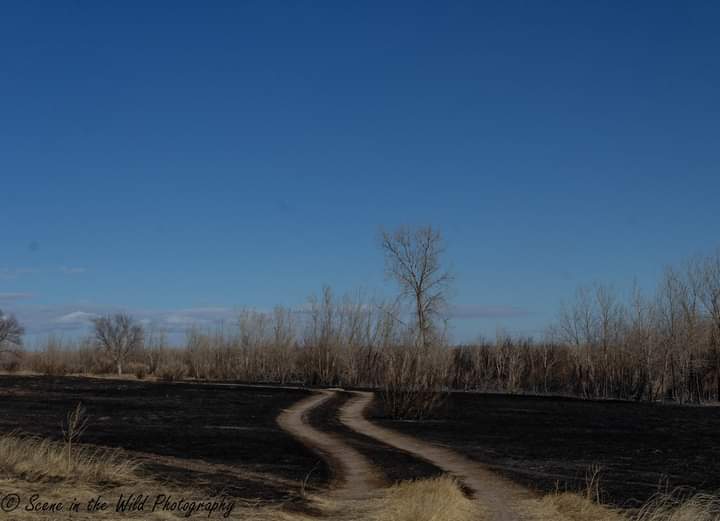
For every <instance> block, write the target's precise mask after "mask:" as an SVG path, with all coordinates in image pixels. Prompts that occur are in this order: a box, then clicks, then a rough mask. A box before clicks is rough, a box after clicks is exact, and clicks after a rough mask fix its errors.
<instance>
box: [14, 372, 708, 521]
mask: <svg viewBox="0 0 720 521" xmlns="http://www.w3.org/2000/svg"><path fill="white" fill-rule="evenodd" d="M0 396H1V397H2V409H3V415H2V417H1V418H0V432H2V433H4V434H7V433H12V432H16V431H20V432H24V433H28V434H33V435H37V436H40V437H42V438H45V439H49V440H56V441H60V440H61V439H62V430H61V428H60V424H61V423H62V421H63V418H64V416H65V414H66V413H67V411H69V410H70V409H72V408H73V407H74V406H75V405H76V404H77V403H78V402H82V403H83V405H84V406H85V407H86V409H87V413H88V418H89V422H88V428H87V430H86V431H85V432H84V433H83V435H82V440H81V442H82V445H81V447H82V448H83V450H85V451H86V452H82V451H81V452H79V453H78V454H79V457H85V456H83V454H87V455H88V458H90V459H91V460H92V458H93V457H94V456H92V454H93V452H92V451H93V450H95V448H100V450H105V449H106V448H107V449H116V448H119V449H122V450H123V453H122V454H121V455H120V456H118V455H117V454H115V455H114V456H113V457H114V458H119V459H116V460H113V461H117V462H122V461H123V457H127V458H128V459H129V460H132V464H131V465H130V466H128V467H127V468H128V469H129V470H127V472H129V474H127V476H125V477H123V478H120V479H118V480H116V481H117V483H116V484H115V485H112V486H114V487H115V491H116V492H117V491H118V490H121V491H125V492H127V491H128V490H130V489H131V487H133V486H137V482H143V483H145V485H144V487H150V488H152V487H157V486H162V487H165V488H169V489H172V490H179V491H185V493H188V492H187V491H192V492H191V493H192V494H195V495H199V496H202V497H229V498H233V499H235V500H238V501H240V502H242V505H243V508H242V509H239V510H238V512H236V514H238V515H240V514H241V515H242V516H244V517H241V518H246V517H247V516H249V515H250V514H252V516H253V518H257V519H262V520H264V519H268V520H269V519H288V520H295V519H307V518H317V517H322V518H331V519H348V520H349V519H377V520H385V519H387V520H392V521H400V520H405V519H407V520H410V519H412V520H414V521H420V520H422V519H425V518H426V517H427V515H429V513H431V512H435V511H437V512H438V514H437V515H444V516H446V517H438V518H437V519H439V520H440V519H448V520H450V519H452V520H453V521H460V520H462V519H468V520H470V519H477V520H493V519H494V520H503V521H525V520H546V519H553V520H557V521H560V520H581V519H596V520H602V521H605V520H608V521H611V520H613V521H614V520H617V519H624V518H622V517H621V516H620V515H619V514H617V513H614V512H611V511H610V510H603V509H602V508H599V509H598V508H596V507H594V506H593V505H590V504H589V503H588V502H587V501H585V500H584V499H580V498H579V496H576V495H560V496H554V495H553V494H550V495H549V496H547V497H545V498H543V494H544V493H546V492H551V493H552V492H555V491H557V489H558V488H559V489H560V491H563V490H565V489H568V490H571V491H582V490H583V489H584V488H585V485H586V471H587V469H588V468H589V467H591V466H592V465H601V466H602V471H601V473H600V480H601V482H600V486H601V488H602V490H603V496H602V499H604V500H606V501H610V502H612V503H613V504H615V505H617V506H622V507H625V508H628V509H629V510H628V512H634V511H636V509H637V507H639V506H640V503H641V502H644V501H646V500H647V499H648V498H649V497H650V496H651V495H652V494H653V493H655V492H656V491H657V490H658V483H661V482H662V483H665V484H666V486H677V485H686V486H687V485H689V486H692V487H694V488H695V489H697V490H698V491H707V492H712V491H714V490H715V489H716V488H717V487H718V485H719V484H720V470H719V469H718V465H717V461H718V450H717V448H716V447H715V446H714V444H713V434H714V432H717V428H718V427H719V426H720V409H716V408H710V407H702V408H700V407H679V406H671V407H664V406H660V405H658V406H653V405H647V404H644V405H640V404H633V403H624V402H593V401H579V400H571V399H565V398H536V397H520V396H506V395H484V394H473V393H467V394H466V393H456V394H453V395H451V396H450V398H449V399H448V401H447V402H446V404H445V406H444V410H443V411H442V413H441V417H439V418H437V419H433V420H425V421H421V422H417V421H392V420H389V419H387V418H385V417H384V416H383V414H382V412H381V406H382V402H381V400H378V399H376V400H375V401H374V402H372V395H371V394H369V393H357V392H347V391H342V390H314V391H313V390H304V389H295V388H271V387H261V386H256V387H254V386H243V385H224V384H195V383H188V382H184V383H174V384H170V383H156V382H138V381H132V380H118V379H90V378H79V377H70V378H51V377H37V376H3V377H0ZM368 403H371V404H372V405H371V406H370V407H369V408H368V409H367V410H366V411H365V412H366V414H367V416H368V418H369V419H370V420H371V421H370V422H368V421H367V420H366V419H365V418H364V416H363V411H364V410H365V408H366V406H367V404H368ZM388 428H389V429H390V430H388ZM428 442H429V443H428ZM3 443H4V444H5V445H3V447H5V448H7V451H6V452H7V454H6V455H9V454H10V452H13V451H15V452H21V451H23V450H25V451H28V454H30V453H31V452H33V451H36V452H37V450H38V448H40V449H41V450H40V452H41V454H40V455H39V456H38V457H34V460H36V462H35V463H33V465H35V466H36V467H37V468H36V469H33V468H30V469H29V470H27V469H26V470H24V471H23V470H22V469H21V467H22V464H21V463H22V460H23V459H24V458H22V457H15V458H14V461H15V462H16V463H13V464H12V465H11V466H10V467H8V468H11V469H14V470H12V471H11V472H10V474H13V472H14V473H15V474H18V473H19V474H18V475H20V476H21V477H22V476H25V477H24V478H22V479H24V480H25V481H26V484H25V485H21V484H20V485H19V484H18V482H15V481H12V480H11V481H10V482H9V483H10V485H12V486H15V487H20V490H21V492H22V491H24V492H25V494H27V493H28V491H30V490H36V489H37V488H38V487H39V486H41V485H42V483H45V482H47V479H48V477H52V476H51V475H49V474H48V475H45V476H43V473H42V461H41V460H43V459H46V460H49V459H52V461H55V463H53V464H54V465H59V466H62V459H63V458H64V454H65V453H64V452H63V449H62V448H61V447H62V445H58V448H56V449H55V448H53V447H52V446H47V445H37V443H39V442H31V443H30V444H29V445H28V446H27V447H26V448H23V447H22V443H23V442H22V441H18V440H15V439H12V438H5V439H4V441H3ZM43 443H45V442H43ZM13 447H17V448H16V449H14V448H13ZM8 451H9V452H8ZM101 454H103V453H101ZM6 459H8V458H6ZM10 459H13V458H10ZM102 460H103V457H101V458H100V461H101V462H102ZM108 462H109V463H108V465H105V466H103V465H102V464H100V466H99V467H98V468H97V470H95V469H94V467H93V468H89V467H88V468H89V471H88V472H87V473H86V474H87V475H88V476H90V475H93V474H92V472H95V473H100V474H98V475H101V474H102V475H110V476H111V475H112V468H113V465H115V464H116V463H112V462H110V460H108ZM83 465H86V466H87V465H95V466H97V465H98V460H97V458H95V459H94V460H92V461H90V460H89V463H87V464H83ZM23 468H24V467H23ZM118 468H119V467H118ZM18 469H20V470H18ZM493 471H497V474H495V473H494V472H493ZM76 473H77V472H76ZM103 473H104V474H103ZM56 474H57V473H56ZM57 475H58V476H61V475H62V474H57ZM33 476H35V477H33ZM38 476H39V477H38ZM128 476H130V477H128ZM133 476H135V477H133ZM448 476H452V478H449V477H448ZM53 479H55V481H54V482H55V483H57V479H58V478H53ZM59 479H61V480H62V478H61V477H60V478H59ZM410 480H418V481H417V482H416V483H415V484H410ZM88 481H89V482H90V484H89V485H88V484H85V485H86V486H88V487H90V489H88V491H86V493H85V495H86V496H88V495H90V494H91V489H92V490H95V491H97V490H102V489H103V487H107V486H108V485H107V484H106V485H103V484H102V483H101V482H97V483H95V482H93V480H92V479H88ZM95 481H97V480H95ZM111 481H112V480H111ZM128 481H129V482H128ZM147 483H155V485H148V484H147ZM158 484H161V485H158ZM43 486H44V490H45V492H46V493H48V494H49V493H53V494H55V495H56V496H58V497H61V496H62V494H63V493H64V492H63V491H67V490H68V489H67V488H63V486H62V485H52V486H50V487H49V485H48V484H47V483H46V484H45V485H43ZM72 486H73V487H75V485H72ZM23 487H25V488H23ZM28 487H29V488H28ZM48 487H49V488H48ZM118 487H119V488H118ZM123 487H124V488H123ZM129 487H130V488H129ZM6 488H7V487H6ZM41 488H42V487H41ZM11 489H12V487H11ZM65 493H67V492H65ZM437 494H440V495H442V497H444V498H446V497H452V498H454V499H452V500H451V501H450V502H449V503H447V502H446V503H443V502H442V501H441V499H440V496H437V497H435V495H437ZM432 497H435V499H432ZM443 501H444V500H443ZM433 509H435V510H433ZM593 509H595V510H593ZM573 512H574V513H573ZM348 513H349V514H348ZM433 515H434V514H433ZM423 516H425V517H423ZM447 516H450V517H447ZM453 516H454V517H453ZM427 519H435V518H434V517H427ZM658 519H662V518H658ZM708 519H711V518H708ZM712 519H714V518H712Z"/></svg>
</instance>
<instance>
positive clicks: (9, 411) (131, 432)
mask: <svg viewBox="0 0 720 521" xmlns="http://www.w3.org/2000/svg"><path fill="white" fill-rule="evenodd" d="M306 396H308V391H304V390H301V389H276V388H275V389H274V388H263V387H252V386H226V385H197V384H191V383H156V382H141V381H137V382H136V381H120V380H107V379H92V378H73V377H63V378H53V377H44V376H0V410H1V411H2V414H1V415H0V432H11V431H17V430H19V431H22V432H26V433H30V434H35V435H39V436H43V437H49V438H52V439H61V437H62V432H61V427H60V425H61V422H62V420H63V418H64V417H65V415H66V414H67V412H68V411H69V410H70V409H72V408H74V407H75V406H76V404H77V403H78V402H81V403H82V404H83V406H84V407H85V408H86V409H87V414H88V419H89V421H88V427H87V430H86V431H85V433H84V434H83V436H82V439H81V441H82V442H84V443H91V444H96V445H103V446H109V447H121V448H123V449H126V450H129V451H139V452H142V453H144V454H155V455H158V456H169V457H174V458H179V459H187V460H193V461H198V460H199V461H202V462H208V463H210V464H214V463H216V464H223V465H239V466H242V468H244V469H249V470H252V471H253V472H260V473H267V474H271V475H273V476H278V477H280V478H285V479H286V480H291V481H292V483H297V484H298V486H299V483H300V482H301V480H302V479H303V478H304V477H305V476H306V475H307V473H308V472H309V471H310V469H315V470H314V471H313V473H312V476H311V478H310V480H309V482H308V483H309V485H310V486H311V487H316V486H322V485H325V484H326V483H327V482H328V478H329V469H328V468H327V466H326V465H325V464H324V463H323V462H322V461H321V460H320V459H319V458H318V457H317V456H316V455H315V454H313V453H312V452H310V451H308V450H307V449H305V448H304V447H303V446H302V445H301V444H300V443H299V442H297V441H296V440H295V439H293V438H292V437H291V436H290V435H289V434H287V433H285V432H284V431H282V430H281V429H280V428H279V427H278V425H277V424H276V422H275V419H276V417H277V415H278V414H279V413H280V411H281V410H282V409H284V408H287V407H289V406H291V405H292V404H294V403H295V402H297V401H299V400H301V399H302V398H304V397H306ZM144 467H145V468H146V469H147V470H148V471H152V472H158V473H160V474H161V475H162V477H163V478H165V479H166V480H168V481H170V482H174V483H178V484H183V485H187V486H193V487H197V488H198V489H201V490H205V491H206V492H207V493H218V492H224V493H226V494H231V495H233V496H235V497H241V498H244V499H248V500H257V499H259V500H264V501H273V502H281V501H286V500H288V497H292V495H293V494H292V488H293V487H292V486H290V487H287V486H280V485H273V484H270V483H265V484H263V483H259V482H258V481H257V480H250V479H247V480H243V479H242V478H241V477H239V476H238V475H233V476H232V479H229V477H228V475H227V474H226V473H225V472H188V471H187V469H185V468H182V467H181V466H174V465H168V464H164V463H162V460H161V459H160V461H159V462H157V463H155V462H153V461H152V459H151V460H150V461H149V462H147V463H146V464H145V465H144Z"/></svg>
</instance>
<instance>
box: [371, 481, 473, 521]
mask: <svg viewBox="0 0 720 521" xmlns="http://www.w3.org/2000/svg"><path fill="white" fill-rule="evenodd" d="M365 519H368V520H372V521H466V520H467V521H470V520H474V521H475V520H482V519H483V516H482V512H480V511H479V509H478V506H477V504H476V503H474V502H473V501H471V500H470V499H468V498H467V497H466V496H465V495H464V494H463V492H462V490H460V487H459V486H458V484H457V482H456V481H455V480H454V479H453V478H451V477H449V476H440V477H437V478H432V479H425V480H418V481H406V482H402V483H399V484H397V485H395V486H393V487H390V488H389V489H388V490H387V491H385V492H384V493H383V495H382V497H380V498H379V499H377V500H375V503H374V505H373V508H371V509H370V512H368V515H367V517H366V518H365Z"/></svg>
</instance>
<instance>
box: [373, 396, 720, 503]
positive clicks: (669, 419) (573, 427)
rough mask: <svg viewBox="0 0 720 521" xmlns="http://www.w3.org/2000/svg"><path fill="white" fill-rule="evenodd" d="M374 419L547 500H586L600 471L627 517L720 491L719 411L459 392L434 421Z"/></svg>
mask: <svg viewBox="0 0 720 521" xmlns="http://www.w3.org/2000/svg"><path fill="white" fill-rule="evenodd" d="M378 396H380V395H378ZM368 417H369V418H370V419H372V420H373V421H375V422H377V423H380V424H382V425H383V426H385V427H388V428H391V429H394V430H397V431H401V432H403V433H405V434H410V435H413V436H416V437H418V438H421V439H423V440H426V441H431V442H434V443H437V444H441V445H444V446H447V447H450V448H452V449H455V450H457V451H458V452H461V453H463V454H465V455H466V456H468V457H469V458H471V459H474V460H476V461H479V462H481V463H484V464H485V465H486V466H487V467H488V468H490V469H492V470H495V471H496V472H498V473H500V474H502V475H504V476H505V477H507V478H509V479H512V480H513V481H516V482H520V483H521V484H523V485H525V486H527V487H529V488H531V489H534V490H537V491H539V492H553V491H555V490H558V489H559V490H561V491H565V490H568V491H581V490H583V489H584V488H585V486H586V481H587V479H588V473H590V472H592V469H593V468H597V469H599V474H598V477H599V479H600V488H601V493H602V498H603V500H604V501H606V502H608V503H611V504H614V505H616V506H619V507H623V508H635V507H637V506H638V505H640V504H642V503H644V502H645V501H646V500H647V499H649V498H650V497H651V496H653V494H655V493H657V492H659V491H661V492H668V491H672V490H673V489H676V488H679V487H680V488H684V489H687V490H688V492H690V491H695V492H708V493H715V492H716V491H717V490H719V489H720V445H719V444H718V443H717V435H718V433H719V432H720V407H715V406H684V405H669V404H660V403H636V402H625V401H616V400H613V401H609V400H604V401H595V400H580V399H574V398H564V397H539V396H521V395H507V394H484V393H463V392H454V393H451V394H450V395H449V396H448V397H447V399H446V401H445V402H444V404H443V407H442V410H441V411H440V412H439V413H438V414H437V415H436V417H435V418H433V419H429V420H423V421H398V420H392V419H389V418H388V417H387V416H386V415H385V414H384V412H383V407H382V402H381V398H379V399H377V400H376V401H375V403H374V405H373V407H372V408H371V410H370V411H368Z"/></svg>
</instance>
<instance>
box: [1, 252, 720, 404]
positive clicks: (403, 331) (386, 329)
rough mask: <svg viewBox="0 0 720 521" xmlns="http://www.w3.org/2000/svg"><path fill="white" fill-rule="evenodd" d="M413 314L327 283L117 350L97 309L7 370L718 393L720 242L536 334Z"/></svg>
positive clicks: (424, 387) (425, 395)
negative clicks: (456, 337)
mask: <svg viewBox="0 0 720 521" xmlns="http://www.w3.org/2000/svg"><path fill="white" fill-rule="evenodd" d="M407 314H408V312H407V310H404V311H403V310H402V309H401V308H400V306H399V305H397V304H394V303H392V304H390V303H387V302H381V301H376V300H373V299H366V298H363V297H362V296H359V295H356V296H354V297H351V296H345V297H342V298H336V297H335V296H334V295H333V293H332V291H331V290H330V289H328V288H326V289H325V290H324V291H323V292H322V293H321V295H320V296H319V297H315V298H312V299H310V301H309V303H308V306H307V308H306V309H303V310H302V311H301V312H299V311H293V310H290V309H287V308H283V307H278V308H275V309H274V310H273V311H272V312H269V313H263V312H258V311H252V310H248V311H243V312H241V313H240V316H239V318H238V321H237V324H236V326H235V327H234V328H232V329H230V330H228V329H225V330H223V331H203V330H200V329H191V330H190V331H189V332H188V333H187V335H186V340H185V342H184V344H185V345H184V346H183V347H181V348H173V347H170V346H169V345H168V342H167V340H166V337H165V336H164V335H163V334H161V333H153V332H152V331H144V332H142V333H143V335H142V337H141V338H139V340H141V341H139V342H137V345H133V346H132V349H130V350H128V351H127V353H125V355H123V356H122V357H120V358H118V353H116V352H114V351H113V346H112V345H106V346H105V348H102V343H101V342H99V340H98V338H99V337H98V331H97V327H98V323H97V322H96V324H95V326H96V331H95V337H93V338H88V339H86V340H83V341H79V342H73V343H67V342H62V341H60V340H58V339H53V338H51V339H49V341H48V342H47V344H46V345H45V346H44V347H43V348H42V349H40V350H37V351H25V352H24V353H23V355H22V356H21V357H9V358H4V359H3V361H4V365H5V369H6V370H20V369H26V370H31V371H34V372H39V373H46V374H68V373H79V374H103V373H113V372H118V370H120V371H123V372H125V373H132V374H135V375H136V376H137V377H138V378H144V377H146V376H152V377H157V378H161V379H166V380H177V379H182V378H193V379H199V380H232V381H240V382H258V383H259V382H265V383H278V384H290V383H298V384H304V385H318V386H343V387H371V388H377V389H381V390H383V391H384V392H386V393H387V401H388V402H389V403H390V404H391V407H392V408H393V410H394V411H395V412H393V414H395V413H397V415H402V416H422V415H423V414H425V412H427V410H429V409H430V408H432V404H433V403H434V402H435V400H436V399H437V397H438V394H437V392H438V391H442V390H448V389H459V390H480V391H498V392H510V393H555V394H565V395H572V396H578V397H583V398H619V399H632V400H645V401H656V400H669V401H677V402H682V403H688V402H693V403H699V402H707V401H720V252H718V253H717V254H715V255H713V256H710V257H705V258H702V259H697V260H694V261H692V262H689V263H687V265H686V266H684V267H683V268H682V269H668V270H667V271H666V272H665V274H664V276H663V277H662V279H661V281H660V282H659V284H658V287H657V289H656V290H655V291H654V292H653V293H651V294H647V295H645V294H642V293H641V292H640V290H638V289H635V290H633V291H632V292H631V294H630V295H629V296H628V297H627V298H624V299H623V298H620V296H619V295H618V294H617V293H616V292H614V291H612V290H611V289H610V288H608V287H606V286H602V285H595V286H592V287H585V288H580V289H579V290H578V291H577V294H576V296H575V299H574V300H573V302H571V303H569V304H567V305H565V306H563V307H562V309H561V310H560V312H559V313H558V318H557V320H556V322H555V323H554V324H553V325H552V326H551V327H550V328H549V329H548V333H547V334H546V335H545V337H544V338H542V339H531V338H514V337H511V336H508V335H503V334H498V335H497V338H495V339H494V340H493V341H482V342H477V343H475V344H471V345H461V346H450V345H448V343H447V341H446V339H445V335H443V334H442V331H441V330H438V329H437V328H436V329H434V330H433V332H432V336H431V335H430V334H429V333H428V335H426V336H425V337H423V338H422V339H421V340H420V341H419V340H418V339H419V338H420V337H419V335H418V328H417V326H416V325H415V324H413V323H410V322H408V324H409V325H406V324H405V322H404V321H403V320H401V318H402V317H405V316H407ZM106 325H107V324H106ZM133 327H134V326H133ZM130 329H132V328H130ZM428 331H430V330H429V329H428ZM106 333H107V332H106ZM135 333H137V331H135ZM428 339H431V340H428ZM136 340H137V339H136ZM123 345H126V346H127V345H128V344H127V343H126V344H123ZM99 347H100V348H99Z"/></svg>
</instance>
